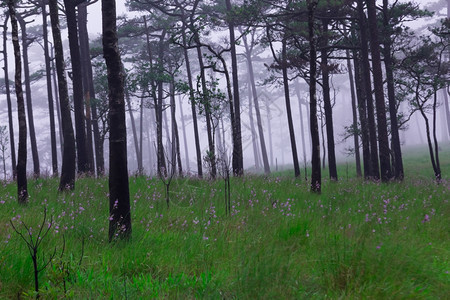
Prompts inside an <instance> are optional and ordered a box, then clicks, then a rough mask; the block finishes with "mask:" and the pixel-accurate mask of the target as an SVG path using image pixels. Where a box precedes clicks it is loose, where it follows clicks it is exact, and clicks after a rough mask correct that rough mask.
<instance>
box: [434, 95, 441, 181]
mask: <svg viewBox="0 0 450 300" xmlns="http://www.w3.org/2000/svg"><path fill="white" fill-rule="evenodd" d="M436 119H437V90H436V89H435V90H434V95H433V142H434V156H435V160H436V172H435V177H436V181H437V182H440V181H441V179H442V175H441V163H440V161H439V144H438V139H437V134H436V129H437V124H436Z"/></svg>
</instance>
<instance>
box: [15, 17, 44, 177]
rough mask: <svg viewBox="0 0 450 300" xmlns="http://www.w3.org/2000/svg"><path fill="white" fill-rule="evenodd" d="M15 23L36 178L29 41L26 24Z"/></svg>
mask: <svg viewBox="0 0 450 300" xmlns="http://www.w3.org/2000/svg"><path fill="white" fill-rule="evenodd" d="M17 21H19V24H20V29H21V31H22V52H23V54H22V55H23V73H24V79H25V99H26V103H27V105H26V108H27V116H28V129H29V133H30V144H31V156H32V158H33V175H34V177H36V178H38V177H39V176H40V175H41V171H40V166H39V154H38V149H37V142H36V130H35V129H34V128H35V127H34V117H33V100H32V98H31V80H30V63H29V60H28V47H29V46H30V44H31V41H30V40H29V39H28V35H27V27H26V22H25V20H24V19H23V18H22V16H20V15H17Z"/></svg>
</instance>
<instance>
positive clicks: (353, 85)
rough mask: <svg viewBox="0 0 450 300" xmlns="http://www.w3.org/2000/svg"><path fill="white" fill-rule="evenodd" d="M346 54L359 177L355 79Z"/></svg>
mask: <svg viewBox="0 0 450 300" xmlns="http://www.w3.org/2000/svg"><path fill="white" fill-rule="evenodd" d="M346 56H347V69H348V78H349V80H350V95H351V98H352V117H353V123H352V125H353V126H352V127H353V143H354V147H355V160H356V176H358V177H361V176H362V172H361V154H360V151H359V135H358V132H359V128H358V115H357V108H356V95H355V80H354V78H353V68H352V63H351V61H350V51H349V50H346Z"/></svg>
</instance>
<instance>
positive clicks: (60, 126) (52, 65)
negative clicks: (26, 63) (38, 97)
mask: <svg viewBox="0 0 450 300" xmlns="http://www.w3.org/2000/svg"><path fill="white" fill-rule="evenodd" d="M53 48H54V47H52V48H50V52H51V67H52V81H53V92H54V95H55V103H56V116H57V118H58V129H59V144H60V151H61V157H62V156H63V149H64V139H63V130H62V121H61V108H60V107H59V92H58V91H59V90H58V80H57V79H56V66H55V55H54V54H53Z"/></svg>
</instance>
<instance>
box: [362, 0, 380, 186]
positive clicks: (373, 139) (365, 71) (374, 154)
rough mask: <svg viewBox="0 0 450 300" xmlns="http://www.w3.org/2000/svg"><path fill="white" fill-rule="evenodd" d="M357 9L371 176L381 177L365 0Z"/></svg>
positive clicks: (373, 177)
mask: <svg viewBox="0 0 450 300" xmlns="http://www.w3.org/2000/svg"><path fill="white" fill-rule="evenodd" d="M357 1H358V4H357V9H358V15H359V27H360V39H361V40H360V42H361V58H362V73H361V76H362V79H363V83H364V96H365V99H366V103H367V119H368V125H369V137H370V169H369V171H370V177H371V178H372V179H375V180H378V179H380V169H379V165H378V164H379V162H378V145H377V129H376V124H375V110H374V107H373V97H372V83H371V80H370V63H369V48H368V37H367V28H368V25H367V18H366V14H365V13H364V0H357Z"/></svg>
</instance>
